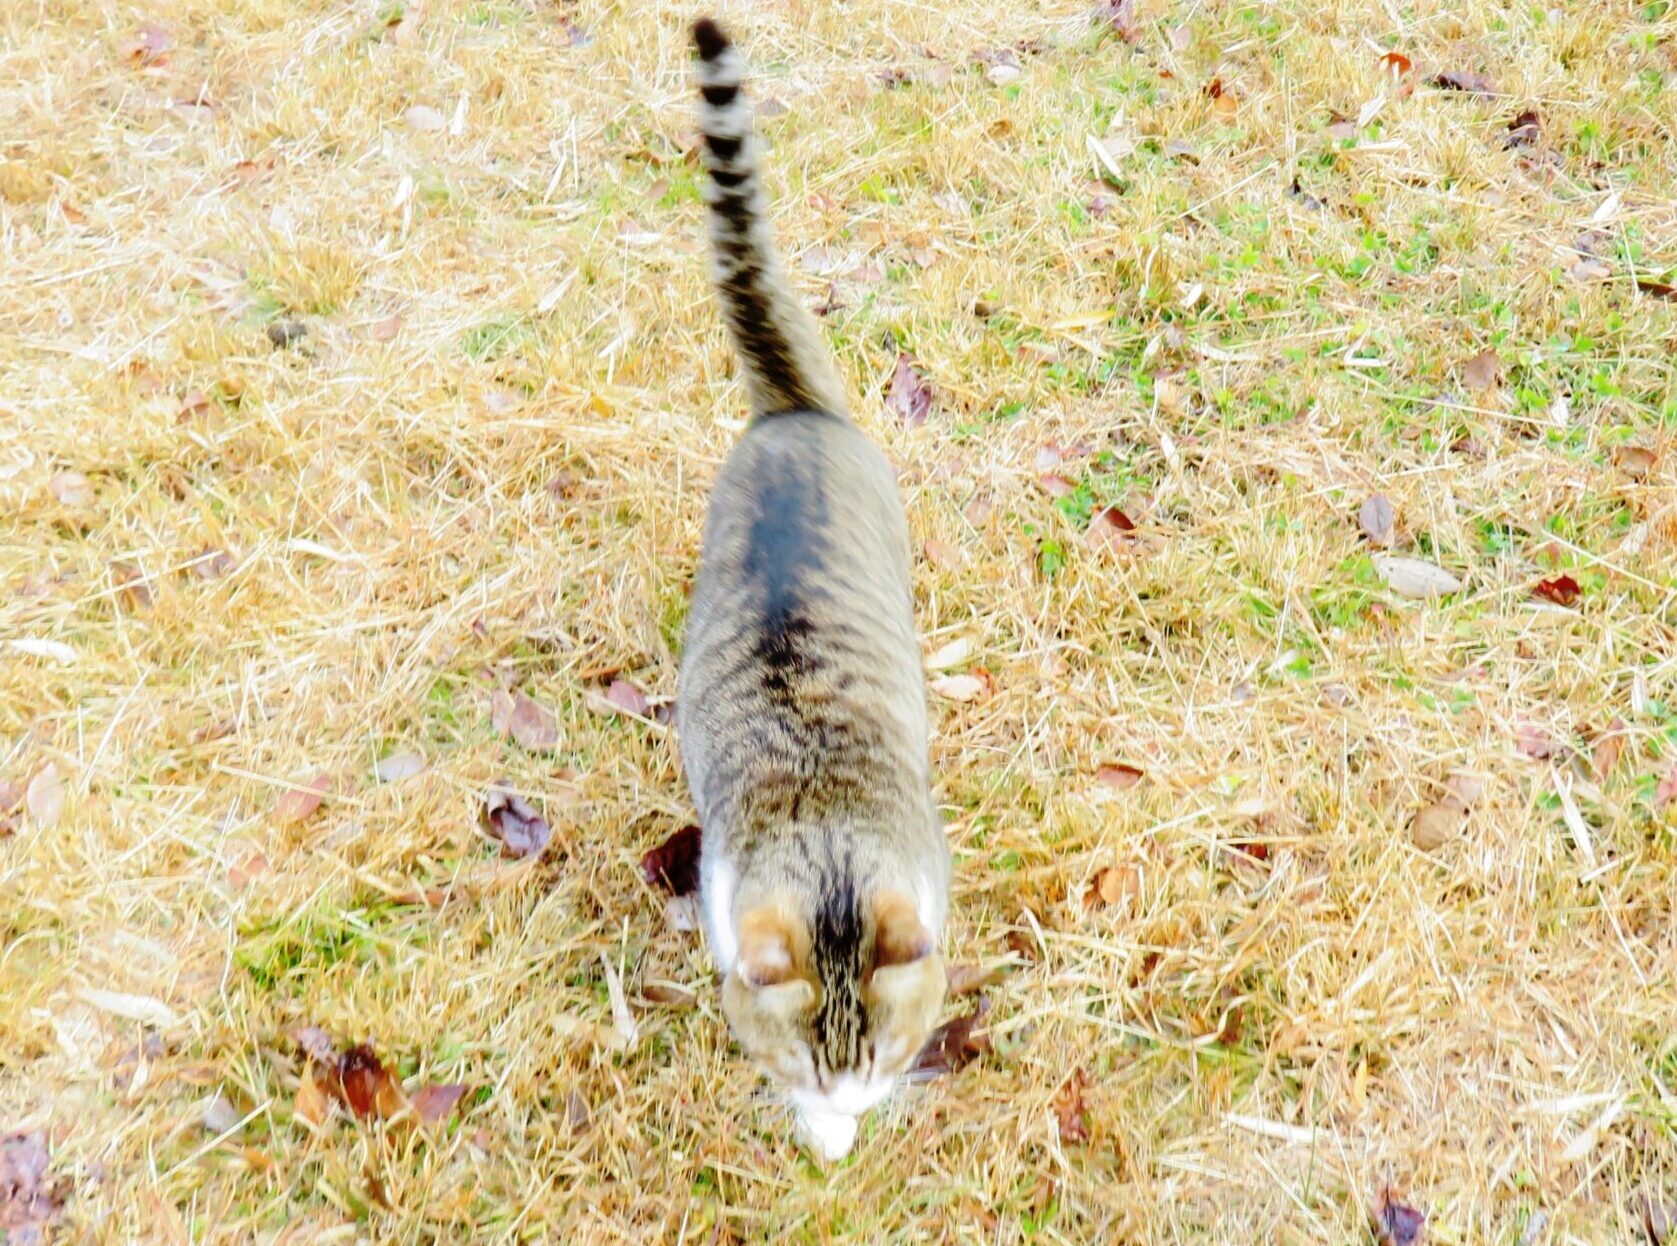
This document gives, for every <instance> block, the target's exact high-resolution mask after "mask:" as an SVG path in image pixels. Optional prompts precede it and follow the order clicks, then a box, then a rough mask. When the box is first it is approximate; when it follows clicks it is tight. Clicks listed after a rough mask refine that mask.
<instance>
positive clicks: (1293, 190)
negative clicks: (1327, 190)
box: [1287, 177, 1328, 212]
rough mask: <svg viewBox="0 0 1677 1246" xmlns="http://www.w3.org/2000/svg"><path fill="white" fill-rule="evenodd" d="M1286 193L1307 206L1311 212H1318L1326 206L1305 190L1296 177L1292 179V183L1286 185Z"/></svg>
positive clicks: (1301, 204)
mask: <svg viewBox="0 0 1677 1246" xmlns="http://www.w3.org/2000/svg"><path fill="white" fill-rule="evenodd" d="M1287 194H1288V195H1289V196H1290V197H1291V198H1292V199H1293V200H1294V201H1295V202H1297V203H1298V204H1299V205H1300V206H1302V207H1305V208H1308V209H1309V210H1310V211H1312V212H1320V211H1322V210H1323V209H1324V208H1326V207H1327V206H1328V205H1327V204H1325V203H1323V202H1322V201H1321V200H1320V199H1318V198H1317V197H1316V196H1315V195H1313V194H1311V193H1310V192H1309V191H1308V190H1306V189H1305V188H1304V183H1303V182H1301V181H1299V179H1298V178H1296V177H1295V178H1294V179H1293V184H1292V185H1291V186H1289V187H1287Z"/></svg>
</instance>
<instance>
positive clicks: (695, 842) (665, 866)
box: [641, 826, 704, 896]
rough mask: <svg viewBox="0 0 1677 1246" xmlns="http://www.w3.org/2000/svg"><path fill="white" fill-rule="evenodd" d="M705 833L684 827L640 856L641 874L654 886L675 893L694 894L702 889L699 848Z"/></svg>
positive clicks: (678, 894)
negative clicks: (700, 884)
mask: <svg viewBox="0 0 1677 1246" xmlns="http://www.w3.org/2000/svg"><path fill="white" fill-rule="evenodd" d="M703 840H704V832H703V831H701V830H700V829H699V828H698V827H697V826H684V827H682V828H681V829H680V830H678V831H676V832H675V834H673V835H671V836H670V837H669V838H668V839H666V840H665V841H664V842H663V843H661V844H659V845H658V846H657V847H656V848H653V849H651V850H650V851H648V852H647V853H646V854H645V855H644V856H642V857H641V877H642V878H644V879H646V881H647V882H648V883H651V884H652V885H653V886H654V887H662V888H664V889H665V890H666V891H668V892H669V893H670V894H671V895H674V896H685V895H691V894H692V893H693V892H695V891H697V890H698V889H699V847H700V845H701V844H702V843H703Z"/></svg>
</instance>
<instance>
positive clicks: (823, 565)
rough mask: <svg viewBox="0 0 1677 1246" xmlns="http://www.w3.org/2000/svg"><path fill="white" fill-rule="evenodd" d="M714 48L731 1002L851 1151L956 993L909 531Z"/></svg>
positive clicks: (717, 599) (726, 993) (691, 702)
mask: <svg viewBox="0 0 1677 1246" xmlns="http://www.w3.org/2000/svg"><path fill="white" fill-rule="evenodd" d="M693 35H694V41H695V42H696V44H697V45H698V50H699V58H700V59H699V84H700V92H701V95H702V97H703V103H702V105H701V108H700V114H699V115H700V122H701V129H702V131H703V133H704V141H705V164H706V167H707V168H708V169H709V172H710V179H709V185H708V187H707V189H706V201H707V203H708V204H709V215H710V235H711V243H712V248H713V253H714V254H713V261H712V277H713V280H714V282H715V286H716V289H717V292H718V296H719V301H720V303H721V306H722V312H723V315H724V317H725V318H726V320H727V324H728V328H729V330H730V332H731V335H732V338H733V341H734V345H735V347H736V349H737V351H738V353H739V356H740V358H741V361H742V363H743V365H744V369H745V380H746V389H747V392H748V394H749V398H750V403H751V414H752V417H753V418H752V421H751V423H750V425H749V426H748V428H747V429H746V431H745V434H744V435H743V436H742V437H741V439H740V441H739V444H738V445H737V446H736V447H735V448H734V450H733V452H732V453H731V454H730V455H729V456H728V460H727V462H726V464H725V465H724V466H723V468H722V471H721V474H720V475H719V476H718V478H717V481H716V485H715V488H714V490H713V491H712V493H711V499H710V511H709V514H708V516H707V518H706V521H705V531H704V548H703V553H702V556H701V559H700V567H699V577H698V584H697V586H696V587H695V589H694V592H693V601H692V609H691V612H690V615H689V618H688V623H687V640H686V653H685V655H684V657H683V660H682V667H681V680H680V691H679V697H678V704H679V706H680V709H679V726H680V731H681V751H682V757H683V761H684V764H685V767H686V771H687V780H688V784H689V786H690V787H691V788H692V792H693V800H694V803H695V805H696V806H697V807H698V811H699V820H700V823H701V824H702V826H703V828H704V838H703V848H702V849H701V859H700V870H699V874H700V884H699V885H700V894H701V899H702V901H703V909H704V914H705V924H706V926H707V928H708V931H709V936H710V946H711V951H712V954H713V956H714V958H715V960H716V962H717V967H718V969H720V970H721V972H722V975H723V986H722V1009H723V1012H724V1013H725V1014H726V1016H727V1018H728V1022H729V1025H730V1026H731V1028H732V1029H733V1032H734V1035H735V1037H736V1038H737V1039H738V1040H739V1043H740V1046H741V1047H742V1048H744V1050H745V1052H746V1053H747V1054H748V1055H749V1056H750V1057H751V1058H752V1059H753V1060H754V1061H755V1062H756V1063H757V1064H758V1065H759V1066H760V1067H761V1068H762V1069H764V1070H765V1071H766V1072H767V1073H769V1074H770V1076H771V1077H772V1078H773V1079H774V1080H775V1081H777V1082H779V1083H780V1084H781V1085H782V1086H784V1087H785V1089H786V1090H787V1091H788V1093H789V1096H790V1098H791V1101H792V1105H793V1107H794V1109H795V1111H796V1114H797V1118H798V1125H799V1134H800V1136H801V1138H802V1140H803V1141H804V1142H805V1143H806V1144H808V1145H809V1146H811V1147H812V1148H813V1149H814V1150H815V1151H817V1152H819V1153H820V1154H821V1155H822V1156H823V1157H824V1158H827V1159H837V1158H839V1157H841V1156H843V1155H844V1154H846V1153H847V1152H848V1151H849V1150H850V1147H851V1145H852V1143H853V1142H854V1141H855V1137H856V1127H857V1120H858V1118H859V1117H860V1116H861V1115H862V1113H864V1112H866V1111H867V1110H868V1109H869V1108H871V1107H873V1106H874V1105H875V1104H877V1103H878V1102H879V1101H880V1100H881V1099H883V1098H884V1097H885V1096H886V1095H888V1094H889V1093H890V1092H891V1090H892V1088H893V1086H894V1085H895V1084H896V1082H897V1079H898V1077H899V1076H900V1075H901V1074H902V1073H903V1071H904V1070H905V1069H906V1068H908V1066H909V1065H910V1064H911V1063H912V1062H913V1060H914V1058H915V1056H916V1054H917V1053H918V1052H919V1050H920V1048H921V1046H922V1044H923V1043H924V1042H925V1039H926V1037H927V1034H928V1032H929V1031H930V1029H931V1027H932V1024H933V1022H934V1021H935V1020H936V1018H937V1015H938V1012H939V1010H940V1009H941V1007H942V1004H943V997H944V987H945V980H944V971H943V965H942V962H941V960H940V959H939V956H938V953H937V943H938V938H939V935H940V934H941V932H942V928H943V921H944V917H945V914H946V912H947V909H948V903H949V874H950V862H949V850H948V847H947V845H946V843H945V842H944V837H943V830H942V825H941V823H940V820H939V818H938V813H937V807H936V805H935V803H934V802H933V799H932V795H931V783H930V774H929V764H928V759H927V747H926V735H927V729H926V703H925V685H924V681H923V677H922V674H921V663H920V648H919V644H918V642H917V640H916V638H915V631H914V619H913V612H912V601H911V597H910V592H909V583H908V558H909V553H908V550H909V545H908V528H907V524H906V523H905V521H904V517H903V508H902V502H901V500H900V499H899V497H898V496H897V489H896V481H895V477H894V476H893V474H892V471H891V468H890V465H889V464H888V463H887V462H886V460H885V456H884V455H883V454H881V453H880V451H879V450H878V448H877V447H875V446H874V445H873V444H872V443H871V442H870V441H869V440H868V439H867V437H866V436H865V435H864V434H863V433H862V432H861V430H859V429H858V428H857V427H856V425H855V424H853V423H851V421H850V420H849V419H848V418H847V417H846V414H845V408H846V402H845V397H844V387H843V385H842V384H841V382H840V381H839V378H838V374H837V372H836V370H835V369H834V367H833V365H832V362H831V361H830V360H829V358H828V356H827V354H826V352H825V350H824V349H823V348H822V345H821V343H820V341H819V338H818V334H817V331H816V328H815V322H814V320H813V319H812V318H811V317H810V316H809V314H808V313H807V312H806V311H805V310H804V309H803V307H802V305H801V304H800V303H799V302H798V300H797V296H796V295H795V294H794V293H793V291H792V289H791V287H790V285H789V284H788V283H787V280H786V276H785V273H784V271H783V270H782V268H781V266H780V262H779V259H778V258H777V256H776V254H775V251H774V244H773V239H772V237H771V234H770V230H769V224H768V220H767V218H766V215H765V209H766V205H765V198H764V192H763V185H762V179H761V174H760V172H759V169H758V158H757V142H756V139H755V137H754V134H753V127H752V113H751V106H750V104H749V103H748V102H747V100H746V98H745V97H744V95H743V94H742V93H741V91H740V57H739V54H738V53H737V52H736V51H735V50H734V48H733V46H732V44H730V43H729V41H728V38H727V36H726V35H724V34H723V32H722V31H721V29H720V28H719V27H718V26H717V25H716V23H715V22H713V21H710V20H708V19H706V20H703V21H700V22H698V23H697V24H696V25H695V26H694V28H693Z"/></svg>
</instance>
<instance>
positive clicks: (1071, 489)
mask: <svg viewBox="0 0 1677 1246" xmlns="http://www.w3.org/2000/svg"><path fill="white" fill-rule="evenodd" d="M1036 482H1037V484H1039V485H1041V486H1042V491H1043V492H1044V493H1046V494H1047V495H1048V496H1049V497H1051V498H1064V497H1070V496H1071V495H1072V494H1074V493H1076V492H1077V486H1076V485H1075V484H1074V483H1073V482H1072V481H1070V480H1068V479H1066V477H1064V476H1062V475H1060V474H1059V473H1058V472H1044V473H1043V474H1042V475H1040V476H1038V477H1037V479H1036Z"/></svg>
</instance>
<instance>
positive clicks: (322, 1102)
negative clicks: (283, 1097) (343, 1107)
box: [291, 1067, 332, 1128]
mask: <svg viewBox="0 0 1677 1246" xmlns="http://www.w3.org/2000/svg"><path fill="white" fill-rule="evenodd" d="M331 1111H332V1101H331V1099H329V1098H327V1096H326V1092H325V1091H324V1090H322V1089H321V1088H320V1083H319V1082H318V1081H316V1080H315V1075H314V1069H313V1068H312V1067H311V1068H308V1069H305V1070H304V1071H303V1079H302V1081H300V1082H298V1083H297V1098H296V1100H295V1101H294V1102H293V1103H292V1105H291V1115H292V1116H293V1117H294V1118H296V1119H297V1120H300V1121H302V1122H303V1123H304V1124H305V1125H312V1126H314V1127H316V1128H319V1127H320V1126H321V1125H323V1124H325V1123H326V1118H327V1116H328V1115H330V1113H331Z"/></svg>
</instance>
